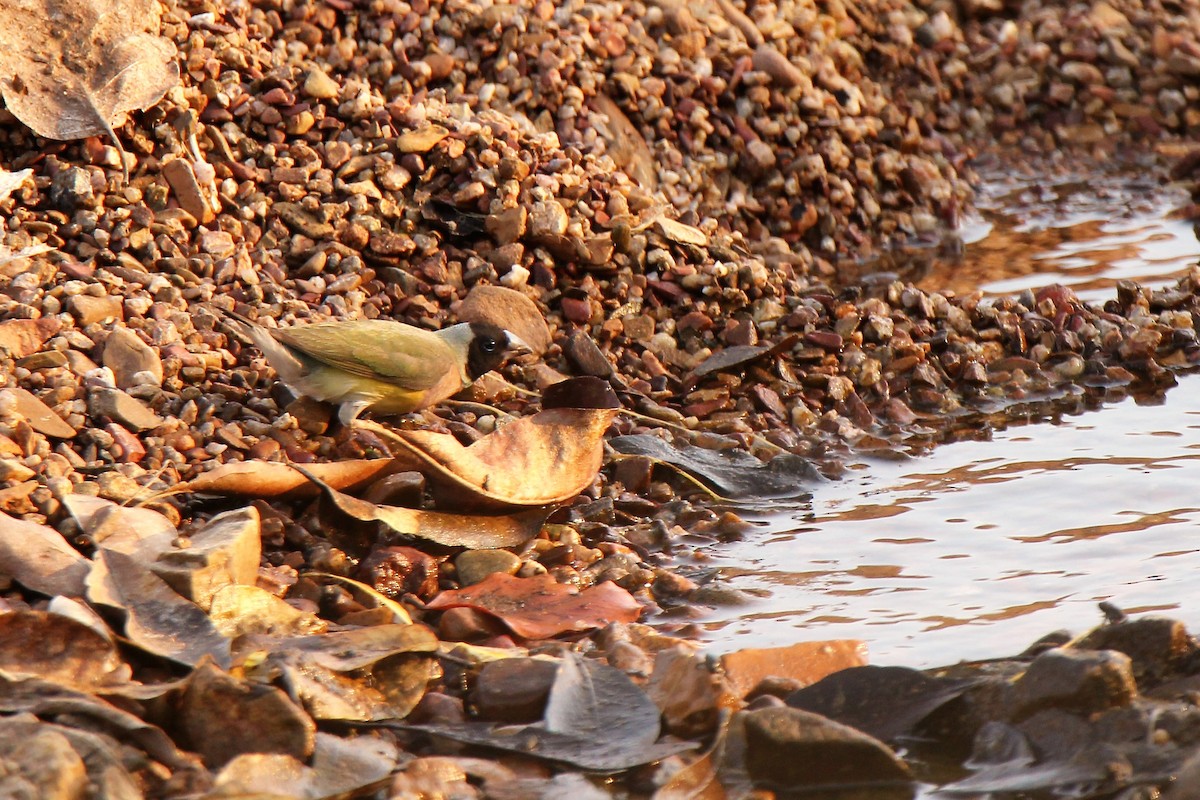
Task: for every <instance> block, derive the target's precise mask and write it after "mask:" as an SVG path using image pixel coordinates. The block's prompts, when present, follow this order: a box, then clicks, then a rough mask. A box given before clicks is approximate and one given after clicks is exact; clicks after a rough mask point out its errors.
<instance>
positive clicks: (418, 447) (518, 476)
mask: <svg viewBox="0 0 1200 800" xmlns="http://www.w3.org/2000/svg"><path fill="white" fill-rule="evenodd" d="M616 413H617V411H616V409H611V408H603V409H592V408H553V409H550V410H547V411H539V412H538V413H537V414H534V415H533V416H530V417H522V418H521V419H518V420H516V421H514V422H510V423H509V424H507V425H505V426H504V427H502V428H500V429H499V430H497V431H496V432H495V433H492V434H489V435H487V436H485V437H483V438H482V439H480V440H479V441H477V442H475V443H474V444H472V445H471V446H469V447H464V446H463V444H462V443H461V442H460V441H459V440H458V439H456V438H455V437H453V436H451V435H450V434H446V433H434V432H432V431H399V432H397V433H395V434H391V435H389V439H390V440H392V441H397V442H399V443H401V444H402V445H403V446H404V447H406V448H408V449H409V451H410V452H411V453H412V454H413V455H414V456H416V457H418V458H420V459H421V460H422V461H423V462H424V464H425V469H423V470H422V471H423V472H425V473H426V474H427V475H428V476H429V477H430V478H431V480H433V482H434V484H435V486H434V488H435V489H441V490H442V491H441V492H440V494H439V493H435V497H438V498H439V500H442V499H444V500H448V501H449V502H450V504H452V505H453V506H454V507H456V508H462V507H463V505H464V503H467V502H470V503H471V505H472V506H473V507H476V508H480V507H483V508H496V509H503V508H512V507H513V506H545V505H552V504H554V503H561V502H563V501H565V500H570V499H571V498H572V497H575V496H576V495H577V494H579V493H580V492H582V491H583V490H584V489H586V488H587V487H588V486H589V485H590V484H591V482H592V481H593V480H595V478H596V473H597V472H599V471H600V465H601V463H602V462H603V460H604V432H605V431H606V430H608V426H609V424H610V423H611V422H612V419H613V417H614V416H615V415H616ZM377 428H378V426H376V425H370V426H369V429H370V430H376V429H377ZM379 430H381V431H383V433H384V434H385V435H388V432H387V431H386V430H385V429H381V428H379Z"/></svg>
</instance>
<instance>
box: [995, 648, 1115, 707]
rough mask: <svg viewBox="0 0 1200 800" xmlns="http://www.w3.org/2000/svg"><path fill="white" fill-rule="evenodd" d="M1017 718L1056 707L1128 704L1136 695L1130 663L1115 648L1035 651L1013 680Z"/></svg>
mask: <svg viewBox="0 0 1200 800" xmlns="http://www.w3.org/2000/svg"><path fill="white" fill-rule="evenodd" d="M1013 695H1014V697H1013V704H1014V707H1015V710H1016V715H1017V716H1018V717H1019V718H1023V717H1028V716H1030V715H1032V714H1035V713H1037V712H1038V711H1043V710H1046V709H1051V708H1056V709H1063V710H1068V711H1077V712H1082V713H1091V712H1095V711H1103V710H1105V709H1108V708H1114V707H1120V706H1126V705H1129V703H1131V702H1132V701H1133V699H1134V698H1135V697H1137V683H1136V681H1135V680H1134V677H1133V663H1132V661H1131V660H1130V658H1129V656H1127V655H1125V654H1124V653H1119V652H1117V651H1116V650H1065V649H1062V648H1056V649H1054V650H1047V651H1046V652H1044V653H1042V654H1041V655H1039V656H1038V657H1037V658H1035V659H1034V660H1033V662H1032V663H1031V664H1030V665H1029V669H1027V670H1025V674H1023V675H1022V676H1021V677H1020V678H1019V679H1018V680H1017V681H1016V683H1014V684H1013Z"/></svg>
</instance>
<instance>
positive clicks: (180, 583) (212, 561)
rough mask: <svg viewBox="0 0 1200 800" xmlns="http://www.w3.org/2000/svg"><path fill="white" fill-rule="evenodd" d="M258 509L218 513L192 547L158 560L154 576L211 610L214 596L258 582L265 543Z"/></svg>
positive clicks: (202, 530) (172, 551) (200, 532)
mask: <svg viewBox="0 0 1200 800" xmlns="http://www.w3.org/2000/svg"><path fill="white" fill-rule="evenodd" d="M259 534H260V525H259V516H258V509H256V508H255V507H254V506H247V507H246V508H242V509H238V510H236V511H226V512H225V513H224V514H218V515H217V516H215V517H213V518H212V520H210V521H209V523H208V524H207V525H205V526H204V527H203V528H201V529H200V530H199V531H198V532H197V533H195V534H193V535H192V537H191V546H189V547H186V548H183V549H180V550H170V551H167V552H165V553H163V554H162V555H160V556H159V557H158V561H156V562H155V563H154V565H153V567H152V569H153V571H154V573H155V574H156V575H158V576H159V577H160V578H162V579H163V580H164V581H166V582H167V583H168V584H170V585H171V588H173V589H174V590H175V591H177V592H179V593H180V594H181V595H183V596H184V597H186V598H188V599H189V600H191V601H192V602H193V603H195V604H196V605H198V606H200V608H203V609H205V610H207V609H208V608H210V607H211V606H212V598H213V595H214V594H216V593H217V591H218V590H220V589H222V588H224V587H226V586H230V585H240V586H253V585H254V584H255V582H256V581H257V580H258V562H259V559H260V557H261V555H262V540H261V539H260V537H259Z"/></svg>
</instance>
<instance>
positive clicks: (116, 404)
mask: <svg viewBox="0 0 1200 800" xmlns="http://www.w3.org/2000/svg"><path fill="white" fill-rule="evenodd" d="M88 412H89V413H90V414H91V415H92V416H93V417H96V418H99V417H108V418H109V419H111V420H113V421H114V422H116V423H118V424H120V425H123V426H125V427H126V428H129V429H132V430H134V431H145V430H149V429H151V428H157V427H158V426H159V425H161V424H162V422H163V420H162V417H160V416H158V415H157V414H155V413H154V412H153V411H151V410H150V408H149V407H147V406H146V405H145V404H144V403H142V402H141V401H140V400H138V399H136V398H134V397H131V396H130V395H129V394H127V393H126V392H123V391H122V390H120V389H111V388H99V389H94V390H92V393H91V396H90V399H89V401H88Z"/></svg>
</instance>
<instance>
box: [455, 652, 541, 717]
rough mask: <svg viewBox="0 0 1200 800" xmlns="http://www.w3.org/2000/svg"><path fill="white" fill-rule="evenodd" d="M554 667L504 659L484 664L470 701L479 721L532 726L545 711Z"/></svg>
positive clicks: (526, 660)
mask: <svg viewBox="0 0 1200 800" xmlns="http://www.w3.org/2000/svg"><path fill="white" fill-rule="evenodd" d="M557 673H558V664H557V663H555V662H553V661H543V660H540V659H536V658H506V659H503V660H500V661H492V662H489V663H487V664H484V666H483V668H482V669H481V670H479V677H478V678H476V680H475V689H474V691H473V692H472V694H471V699H472V700H473V702H474V704H475V708H476V711H477V713H478V715H479V717H480V718H481V719H486V720H494V721H496V722H508V723H516V722H536V721H537V720H539V719H541V718H542V714H543V712H544V711H545V710H546V700H547V698H548V697H549V696H550V687H551V686H553V685H554V677H555V675H556V674H557Z"/></svg>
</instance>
